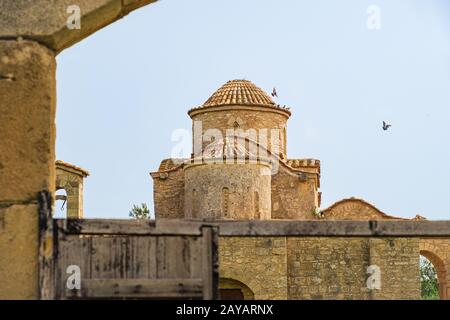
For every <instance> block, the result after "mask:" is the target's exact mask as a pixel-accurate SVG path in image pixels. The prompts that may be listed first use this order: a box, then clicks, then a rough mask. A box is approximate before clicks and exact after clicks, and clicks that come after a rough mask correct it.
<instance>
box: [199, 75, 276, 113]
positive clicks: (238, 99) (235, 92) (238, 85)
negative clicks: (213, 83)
mask: <svg viewBox="0 0 450 320" xmlns="http://www.w3.org/2000/svg"><path fill="white" fill-rule="evenodd" d="M226 105H247V106H248V105H252V106H271V107H272V106H276V104H275V102H273V100H272V99H271V98H270V96H269V95H268V94H267V93H265V92H264V91H263V90H261V89H260V88H258V87H257V86H255V85H254V84H253V83H252V82H251V81H248V80H230V81H228V82H227V83H225V84H224V85H223V86H222V87H220V88H219V89H218V90H217V91H216V92H214V94H213V95H212V96H211V97H210V98H209V99H208V100H206V102H205V103H204V104H203V105H202V106H201V107H215V106H226Z"/></svg>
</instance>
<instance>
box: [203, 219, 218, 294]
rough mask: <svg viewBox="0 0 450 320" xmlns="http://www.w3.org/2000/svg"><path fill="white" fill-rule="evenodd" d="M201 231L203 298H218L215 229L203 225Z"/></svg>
mask: <svg viewBox="0 0 450 320" xmlns="http://www.w3.org/2000/svg"><path fill="white" fill-rule="evenodd" d="M202 233H203V237H202V240H203V254H202V270H203V299H204V300H213V299H218V291H219V290H218V252H217V230H215V228H212V227H204V228H202Z"/></svg>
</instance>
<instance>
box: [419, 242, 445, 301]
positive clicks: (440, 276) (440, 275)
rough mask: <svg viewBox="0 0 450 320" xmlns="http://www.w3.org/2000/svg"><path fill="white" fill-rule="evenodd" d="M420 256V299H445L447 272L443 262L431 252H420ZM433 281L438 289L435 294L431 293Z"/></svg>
mask: <svg viewBox="0 0 450 320" xmlns="http://www.w3.org/2000/svg"><path fill="white" fill-rule="evenodd" d="M420 255H421V257H420V268H421V280H422V299H441V300H445V299H447V296H446V295H447V270H446V268H445V264H444V262H443V261H442V259H441V258H439V257H438V256H437V255H436V254H435V253H433V252H431V251H427V250H421V251H420ZM431 268H434V270H432V269H431ZM433 273H434V274H433ZM433 277H435V279H433ZM434 281H437V284H436V286H437V287H438V288H436V290H437V292H436V294H434V293H433V283H434Z"/></svg>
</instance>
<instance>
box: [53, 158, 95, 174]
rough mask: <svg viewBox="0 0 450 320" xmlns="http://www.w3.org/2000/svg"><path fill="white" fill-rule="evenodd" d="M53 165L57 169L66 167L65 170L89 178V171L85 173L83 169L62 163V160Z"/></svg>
mask: <svg viewBox="0 0 450 320" xmlns="http://www.w3.org/2000/svg"><path fill="white" fill-rule="evenodd" d="M55 164H56V166H57V167H66V168H69V169H72V170H74V171H76V172H77V173H79V174H80V175H81V176H83V177H87V176H89V171H87V170H85V169H83V168H80V167H77V166H76V165H73V164H71V163H68V162H64V161H62V160H56V162H55Z"/></svg>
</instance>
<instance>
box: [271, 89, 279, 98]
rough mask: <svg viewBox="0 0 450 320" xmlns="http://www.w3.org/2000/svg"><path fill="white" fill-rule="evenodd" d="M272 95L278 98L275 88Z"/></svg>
mask: <svg viewBox="0 0 450 320" xmlns="http://www.w3.org/2000/svg"><path fill="white" fill-rule="evenodd" d="M271 95H272V97H277V98H278V94H277V89H275V88H273V90H272V93H271Z"/></svg>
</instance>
